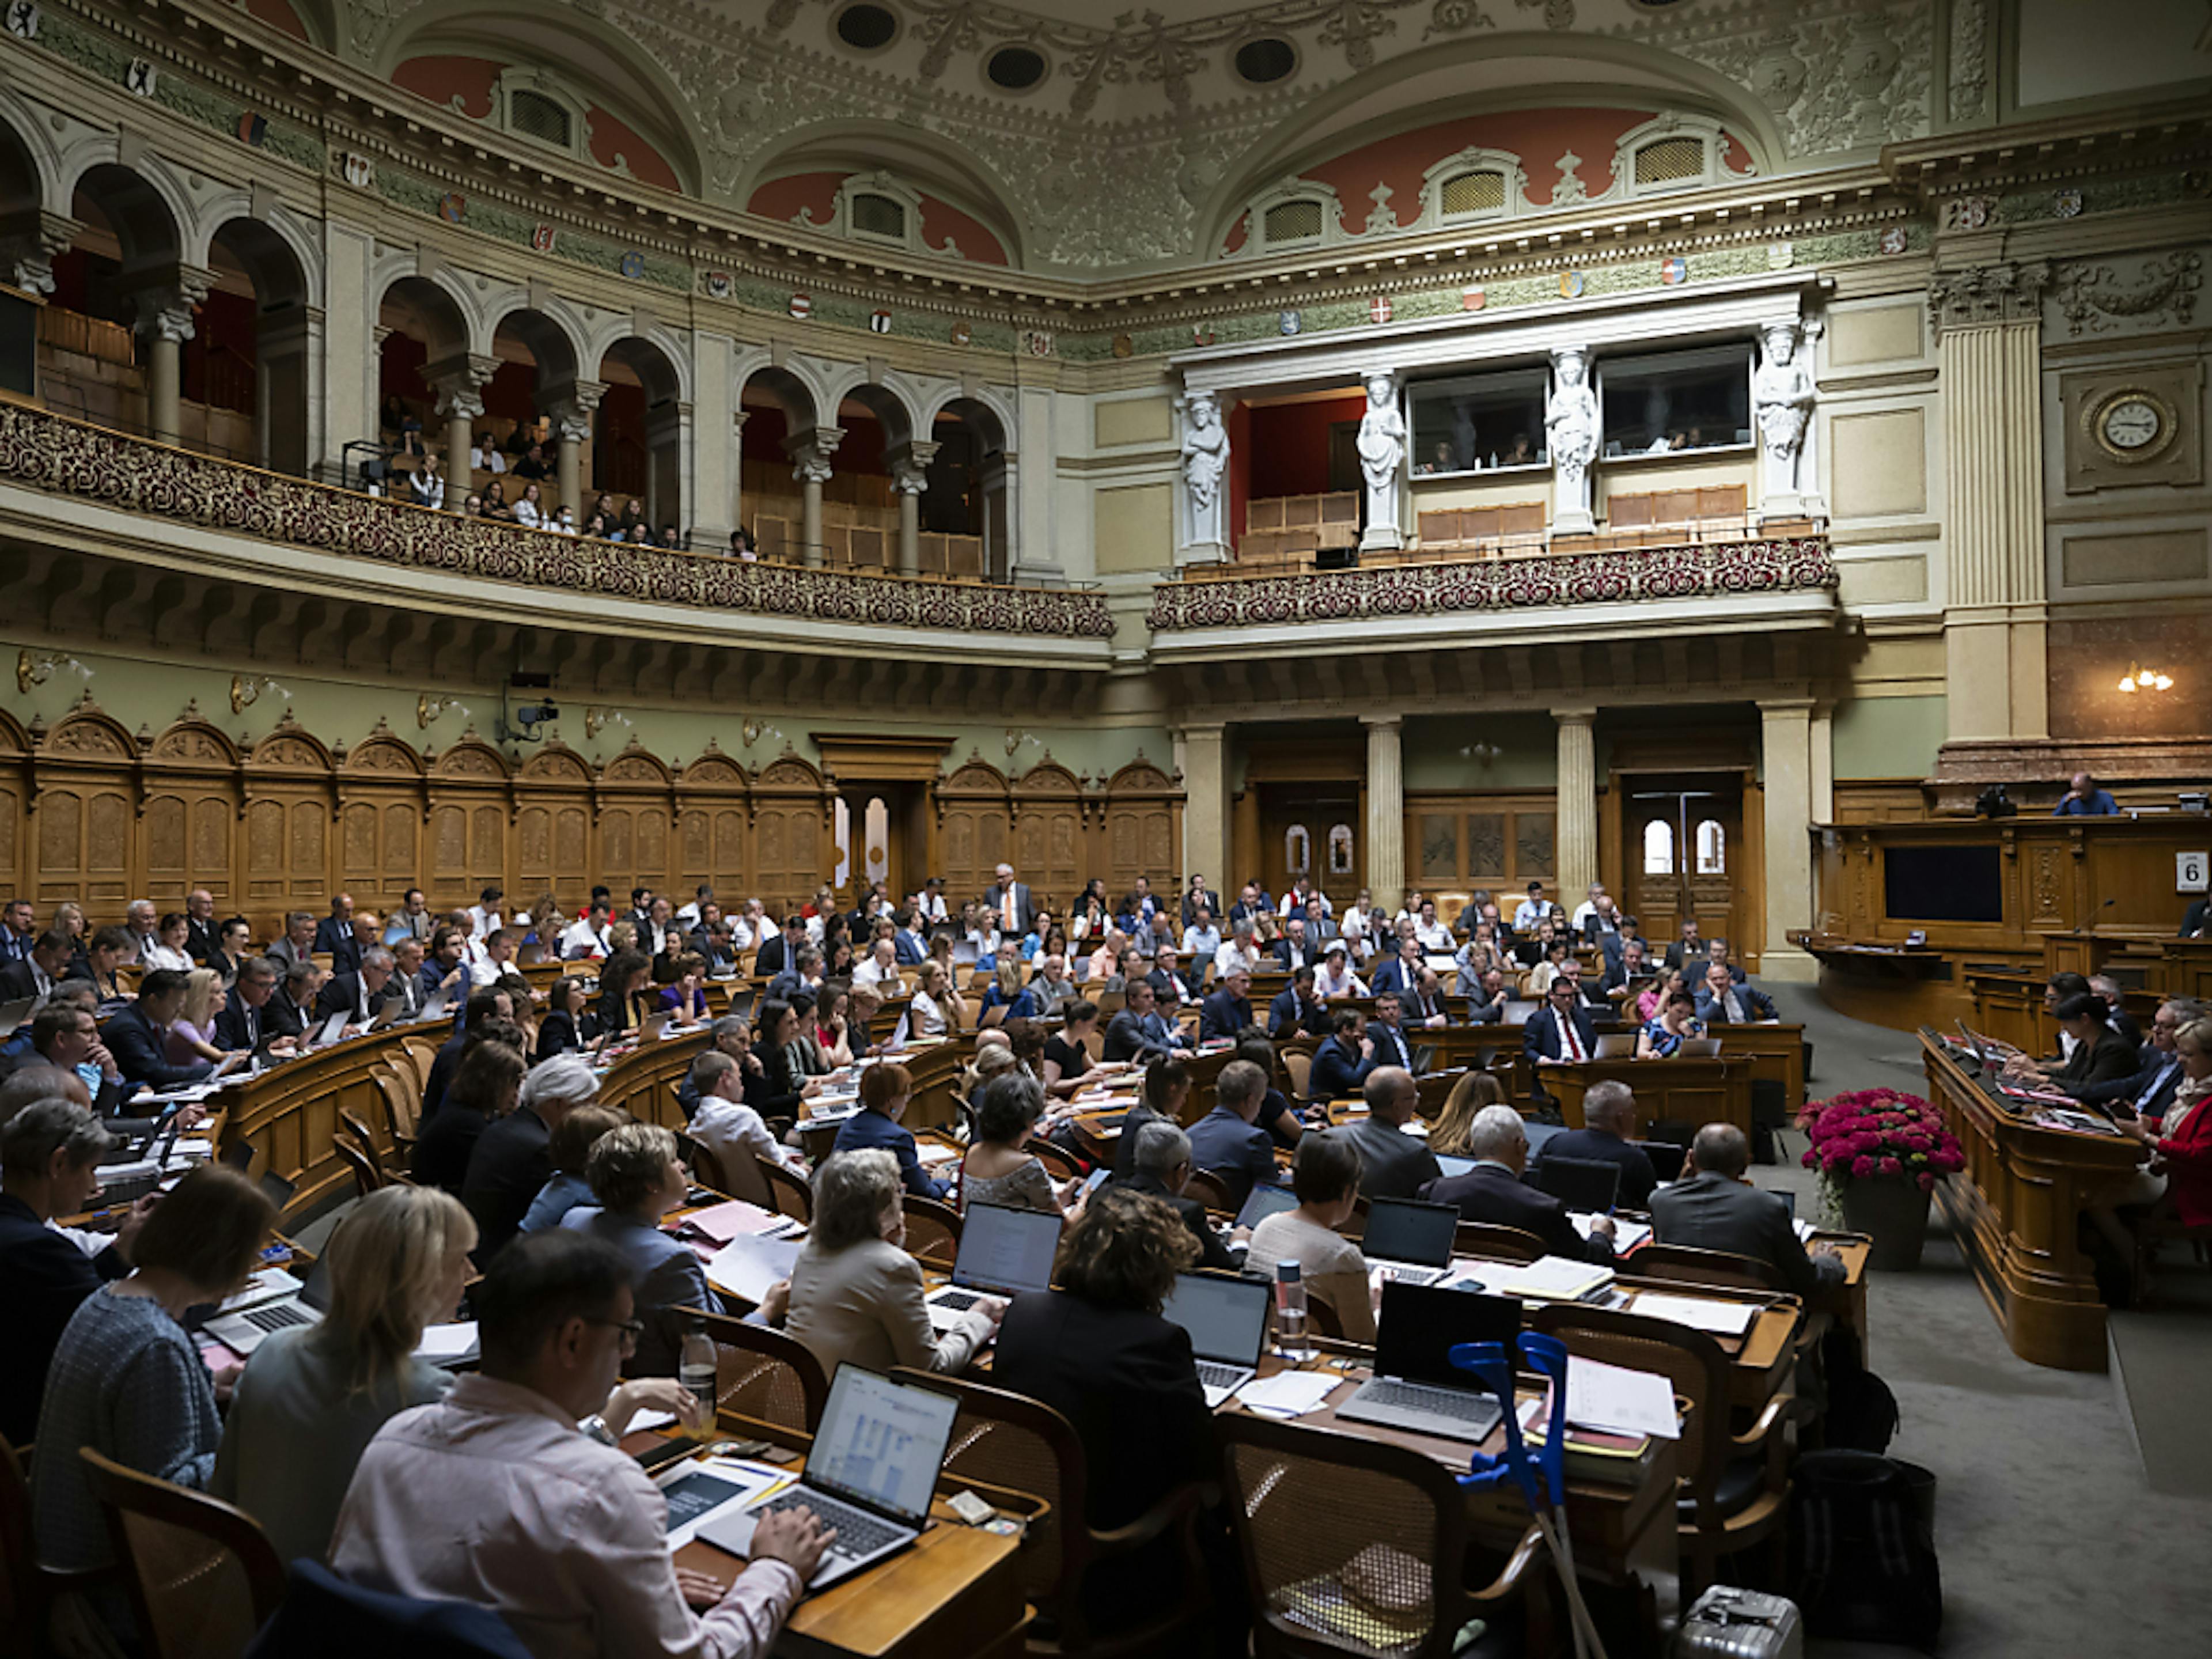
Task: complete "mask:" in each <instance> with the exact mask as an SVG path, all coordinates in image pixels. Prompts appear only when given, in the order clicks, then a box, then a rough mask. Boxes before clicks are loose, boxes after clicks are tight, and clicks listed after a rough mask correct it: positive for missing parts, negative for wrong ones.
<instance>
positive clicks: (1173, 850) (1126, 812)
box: [1094, 753, 1182, 903]
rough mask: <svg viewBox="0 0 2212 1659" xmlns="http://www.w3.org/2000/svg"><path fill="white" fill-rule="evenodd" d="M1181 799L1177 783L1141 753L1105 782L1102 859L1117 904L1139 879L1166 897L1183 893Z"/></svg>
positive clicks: (1108, 883)
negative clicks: (1181, 891)
mask: <svg viewBox="0 0 2212 1659" xmlns="http://www.w3.org/2000/svg"><path fill="white" fill-rule="evenodd" d="M1181 813H1182V789H1181V788H1180V787H1178V786H1177V785H1176V781H1174V780H1173V779H1172V778H1170V777H1169V776H1168V775H1167V774H1166V773H1164V772H1163V771H1161V770H1160V769H1159V768H1158V767H1157V766H1155V765H1153V764H1152V763H1151V762H1150V761H1148V760H1146V758H1145V757H1144V756H1143V755H1142V754H1141V753H1139V755H1138V757H1137V758H1136V759H1135V760H1133V761H1132V762H1130V763H1129V764H1128V765H1127V766H1125V767H1123V768H1122V769H1121V770H1120V771H1118V772H1116V773H1115V775H1113V776H1112V777H1111V778H1109V780H1108V781H1107V784H1106V805H1105V809H1104V812H1103V823H1104V826H1105V829H1104V842H1105V845H1104V848H1103V864H1104V868H1105V873H1106V891H1107V893H1108V895H1109V896H1111V897H1112V898H1113V899H1114V901H1115V902H1116V903H1119V902H1120V901H1121V896H1123V895H1124V894H1126V893H1127V892H1128V891H1129V890H1130V889H1131V888H1132V887H1133V886H1134V885H1135V884H1136V879H1137V878H1138V877H1139V876H1143V877H1144V878H1146V880H1148V881H1150V882H1151V883H1152V891H1153V892H1155V893H1157V894H1159V895H1161V896H1163V897H1165V896H1167V895H1170V894H1172V893H1175V892H1176V891H1178V890H1181V888H1182V873H1181V866H1182V825H1181V823H1180V822H1179V818H1180V816H1181ZM1096 862H1097V860H1094V865H1095V863H1096Z"/></svg>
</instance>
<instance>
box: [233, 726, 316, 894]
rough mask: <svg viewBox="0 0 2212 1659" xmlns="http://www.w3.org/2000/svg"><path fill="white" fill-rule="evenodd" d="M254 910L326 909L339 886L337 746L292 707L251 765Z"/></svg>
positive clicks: (249, 847)
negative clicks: (334, 838)
mask: <svg viewBox="0 0 2212 1659" xmlns="http://www.w3.org/2000/svg"><path fill="white" fill-rule="evenodd" d="M244 772H245V780H244V788H245V791H246V801H247V806H246V893H245V895H244V897H245V900H246V906H247V914H248V915H253V916H262V917H276V916H281V915H283V912H285V911H287V910H312V911H313V912H314V913H315V914H316V915H321V914H322V913H323V912H324V911H325V909H326V908H328V906H329V902H330V895H331V891H332V886H331V879H332V878H333V876H335V874H336V873H337V872H336V871H335V870H334V869H333V868H332V860H331V836H330V829H331V820H332V818H333V817H334V808H335V806H336V804H337V790H336V778H335V772H334V768H333V766H332V764H331V752H330V750H327V749H325V748H324V747H323V745H322V744H320V743H319V742H318V741H317V740H316V739H315V738H314V737H313V735H312V734H311V733H309V732H307V729H306V728H305V727H303V726H300V725H299V724H298V723H297V722H296V721H295V720H293V719H292V717H291V715H290V714H289V713H288V714H286V715H285V716H284V718H283V720H281V721H280V722H278V724H277V726H276V730H274V731H273V732H270V734H269V735H268V736H267V737H265V738H262V739H261V741H260V742H258V743H257V744H254V745H253V750H252V753H251V754H249V755H248V756H247V757H246V764H245V767H244Z"/></svg>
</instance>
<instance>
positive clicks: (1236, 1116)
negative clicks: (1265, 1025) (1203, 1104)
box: [1190, 1060, 1275, 1210]
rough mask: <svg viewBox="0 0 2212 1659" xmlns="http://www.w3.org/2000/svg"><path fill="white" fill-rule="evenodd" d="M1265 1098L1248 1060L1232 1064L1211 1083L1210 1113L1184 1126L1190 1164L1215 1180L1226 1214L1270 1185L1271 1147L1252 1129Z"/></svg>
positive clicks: (1261, 1076)
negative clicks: (1224, 1192) (1223, 1191)
mask: <svg viewBox="0 0 2212 1659" xmlns="http://www.w3.org/2000/svg"><path fill="white" fill-rule="evenodd" d="M1266 1100H1267V1073H1265V1072H1263V1071H1261V1069H1260V1068H1259V1067H1258V1066H1255V1065H1254V1064H1253V1063H1252V1062H1251V1061H1250V1060H1231V1061H1230V1062H1229V1064H1227V1065H1226V1066H1223V1067H1222V1068H1221V1075H1220V1076H1219V1077H1218V1078H1217V1079H1215V1080H1214V1085H1213V1102H1214V1104H1213V1109H1212V1111H1210V1112H1208V1113H1207V1114H1206V1115H1205V1116H1204V1117H1202V1118H1200V1119H1199V1121H1197V1122H1195V1123H1194V1124H1192V1125H1191V1126H1190V1157H1191V1162H1192V1163H1193V1164H1196V1165H1197V1166H1198V1167H1199V1168H1200V1169H1201V1170H1208V1171H1210V1172H1211V1173H1212V1174H1213V1175H1215V1176H1218V1177H1219V1178H1220V1181H1221V1184H1222V1185H1223V1186H1224V1187H1225V1188H1228V1190H1229V1203H1230V1206H1231V1208H1232V1209H1238V1210H1241V1209H1243V1207H1244V1200H1246V1199H1248V1198H1249V1197H1251V1195H1252V1188H1254V1187H1255V1186H1256V1185H1259V1184H1261V1183H1262V1182H1273V1180H1274V1179H1275V1143H1274V1142H1273V1140H1272V1139H1269V1137H1268V1134H1267V1131H1266V1130H1265V1129H1262V1128H1261V1127H1258V1119H1259V1116H1260V1108H1261V1104H1262V1103H1264V1102H1265V1101H1266Z"/></svg>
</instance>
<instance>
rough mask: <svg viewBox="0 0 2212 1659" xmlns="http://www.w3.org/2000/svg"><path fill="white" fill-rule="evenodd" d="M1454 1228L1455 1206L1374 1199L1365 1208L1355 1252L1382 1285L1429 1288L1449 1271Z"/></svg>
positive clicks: (1457, 1212)
mask: <svg viewBox="0 0 2212 1659" xmlns="http://www.w3.org/2000/svg"><path fill="white" fill-rule="evenodd" d="M1458 1226H1459V1209H1458V1207H1457V1206H1455V1205H1450V1204H1423V1203H1420V1202H1419V1201H1417V1200H1413V1199H1410V1198H1378V1199H1376V1200H1375V1201H1374V1202H1373V1203H1372V1204H1370V1205H1369V1206H1367V1231H1366V1234H1365V1236H1364V1237H1362V1238H1361V1239H1360V1241H1359V1248H1360V1250H1361V1252H1362V1253H1363V1254H1364V1255H1365V1256H1366V1257H1367V1265H1368V1267H1370V1269H1373V1270H1376V1271H1378V1272H1380V1273H1381V1274H1382V1275H1383V1282H1384V1283H1385V1284H1389V1283H1392V1282H1394V1281H1395V1282H1397V1283H1401V1284H1407V1285H1433V1284H1435V1283H1436V1282H1437V1280H1438V1279H1442V1278H1443V1276H1444V1274H1445V1273H1448V1272H1449V1271H1450V1268H1451V1253H1452V1236H1453V1233H1454V1232H1455V1230H1456V1229H1457V1228H1458Z"/></svg>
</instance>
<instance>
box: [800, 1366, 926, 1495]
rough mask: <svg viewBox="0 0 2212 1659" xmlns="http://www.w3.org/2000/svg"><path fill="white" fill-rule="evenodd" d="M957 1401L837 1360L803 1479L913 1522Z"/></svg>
mask: <svg viewBox="0 0 2212 1659" xmlns="http://www.w3.org/2000/svg"><path fill="white" fill-rule="evenodd" d="M959 1413H960V1402H959V1401H957V1400H956V1399H955V1398H954V1397H953V1396H952V1395H949V1394H939V1393H938V1392H937V1391H936V1390H935V1389H924V1388H917V1387H915V1385H913V1384H911V1383H894V1382H892V1381H891V1380H890V1378H889V1377H888V1376H878V1375H877V1373H875V1372H874V1371H871V1370H863V1369H862V1368H861V1367H860V1366H858V1365H850V1364H848V1365H840V1366H839V1367H838V1368H837V1375H836V1377H835V1379H833V1380H832V1381H831V1383H830V1384H829V1404H828V1405H826V1406H824V1407H823V1409H822V1427H821V1428H820V1430H819V1431H817V1432H816V1434H815V1437H814V1444H813V1447H812V1448H811V1449H810V1450H809V1451H808V1452H807V1454H806V1480H807V1483H808V1484H809V1485H811V1486H819V1487H821V1488H822V1489H823V1491H824V1492H832V1493H835V1494H836V1495H838V1496H840V1497H844V1498H855V1499H858V1500H859V1501H860V1502H861V1503H863V1504H872V1505H873V1506H874V1507H875V1508H877V1509H878V1510H883V1511H884V1512H885V1513H886V1514H890V1515H897V1516H905V1517H906V1518H907V1519H908V1521H909V1522H912V1523H913V1524H914V1525H915V1526H920V1525H921V1523H922V1522H923V1521H924V1520H925V1519H927V1516H928V1514H929V1496H930V1493H931V1492H933V1491H934V1490H935V1488H936V1486H937V1469H938V1466H939V1464H940V1463H942V1462H944V1461H945V1447H946V1445H948V1444H949V1443H951V1439H952V1419H954V1418H955V1417H957V1416H958V1415H959Z"/></svg>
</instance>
